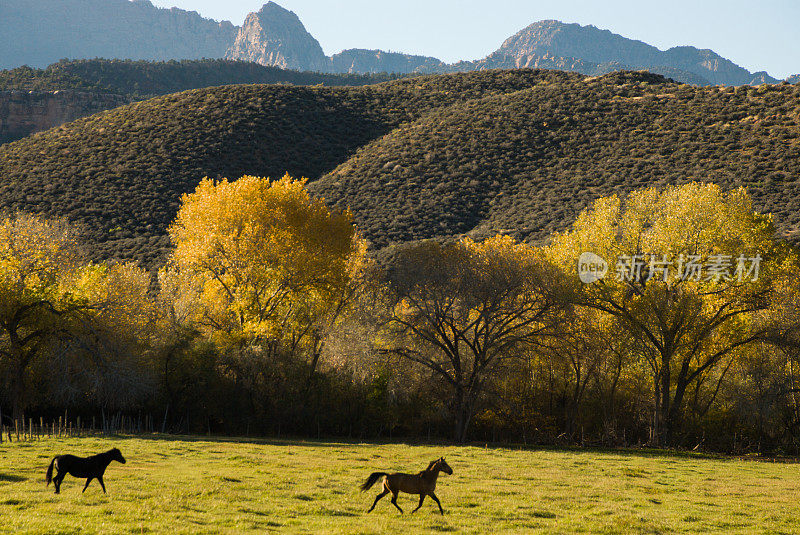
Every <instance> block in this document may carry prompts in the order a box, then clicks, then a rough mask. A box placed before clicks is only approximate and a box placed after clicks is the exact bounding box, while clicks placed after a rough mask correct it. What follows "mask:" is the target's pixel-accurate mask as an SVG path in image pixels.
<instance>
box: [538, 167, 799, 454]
mask: <svg viewBox="0 0 800 535" xmlns="http://www.w3.org/2000/svg"><path fill="white" fill-rule="evenodd" d="M583 253H593V254H595V255H597V256H599V257H601V258H602V259H604V260H605V261H606V262H607V263H608V271H607V272H606V273H605V277H603V278H600V279H599V280H596V281H595V282H592V283H589V284H581V282H579V281H578V274H577V272H576V266H578V261H579V258H580V256H581V255H582V254H583ZM548 254H549V255H550V257H551V258H552V259H553V260H554V261H555V262H557V263H558V264H560V265H561V266H562V268H563V269H564V270H565V271H567V272H568V273H569V274H571V275H572V280H573V281H574V292H575V293H574V298H575V302H576V303H578V304H579V305H583V306H587V307H592V308H595V309H597V310H601V311H603V312H605V313H607V314H610V315H612V316H614V317H616V318H617V319H618V320H619V321H618V322H617V323H618V325H620V326H621V327H623V328H625V329H626V330H627V332H628V334H629V335H630V336H632V337H633V339H634V340H635V341H636V343H637V345H638V349H637V352H638V354H639V355H640V356H641V357H642V358H643V359H645V360H646V361H647V363H648V364H649V366H650V368H651V370H652V373H653V398H654V421H653V428H654V439H655V441H659V442H666V443H669V442H671V441H672V440H673V438H675V434H676V433H677V432H678V430H679V427H680V421H681V415H682V414H681V413H682V409H683V405H684V401H685V396H686V395H687V390H688V389H689V387H690V386H691V385H692V384H694V383H696V382H697V381H699V380H707V379H708V374H709V373H711V372H712V371H716V370H717V368H718V367H720V364H721V363H724V362H726V361H728V360H729V359H731V358H734V357H735V355H736V354H737V351H741V349H742V348H744V347H746V346H747V344H749V343H751V342H753V341H755V340H757V339H758V338H759V337H760V336H761V335H762V334H763V333H761V332H759V330H758V329H756V328H753V324H752V321H751V319H752V316H753V313H755V312H756V311H761V310H764V309H766V308H767V307H768V305H769V301H770V298H771V296H772V295H773V293H774V290H775V283H776V282H775V281H776V274H777V273H779V272H781V270H783V269H784V267H785V265H787V264H786V262H787V258H788V256H789V255H790V253H789V251H788V249H787V248H786V247H785V246H784V245H782V244H781V243H779V242H778V241H776V239H775V231H774V227H773V224H772V219H771V217H770V216H768V215H762V214H759V213H757V212H755V211H754V210H753V206H752V201H751V199H750V197H749V196H748V195H747V193H746V192H745V191H744V190H743V189H737V190H733V191H723V190H722V189H721V188H720V187H719V186H717V185H714V184H701V183H692V184H686V185H682V186H671V187H667V188H665V189H663V190H659V189H656V188H647V189H643V190H640V191H636V192H634V193H632V194H630V195H629V196H628V198H627V199H625V201H624V202H623V201H622V200H621V199H620V198H618V197H617V196H611V197H606V198H602V199H599V200H597V201H596V202H595V203H594V205H593V206H592V207H590V208H589V209H587V210H585V211H584V212H583V213H582V214H581V215H580V216H579V217H578V219H577V220H576V222H575V223H574V224H573V225H572V228H571V229H569V230H568V231H567V232H565V233H563V234H560V235H557V236H555V237H554V239H553V241H552V245H551V246H550V247H549V248H548ZM725 369H726V368H725V367H724V366H722V367H721V369H720V371H719V373H718V374H717V377H716V380H721V379H722V377H723V376H724V370H725Z"/></svg>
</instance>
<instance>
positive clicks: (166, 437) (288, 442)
mask: <svg viewBox="0 0 800 535" xmlns="http://www.w3.org/2000/svg"><path fill="white" fill-rule="evenodd" d="M95 438H112V439H115V440H129V439H138V440H153V441H161V442H175V441H181V442H210V443H220V444H226V443H234V444H255V445H264V446H294V447H308V448H320V447H329V448H340V447H342V446H408V447H412V446H413V447H418V446H424V447H430V448H436V447H441V448H451V447H474V448H480V449H488V450H512V451H530V452H537V451H541V452H563V453H574V454H585V455H596V454H598V453H601V454H609V455H621V456H630V457H647V458H660V459H670V458H672V459H694V460H701V459H702V460H714V461H755V462H779V463H787V464H796V463H800V459H798V458H789V457H757V456H741V455H728V454H724V453H714V452H696V451H689V450H680V449H664V448H649V447H627V448H613V447H603V446H570V445H563V446H562V445H552V444H544V445H532V444H514V443H487V442H466V443H457V442H453V441H447V440H441V441H435V440H433V441H430V440H428V441H426V440H415V439H408V438H406V439H403V438H400V439H396V440H357V439H347V438H341V439H339V438H331V439H306V438H296V437H292V438H269V437H236V436H231V437H227V436H219V435H210V436H209V435H172V434H164V433H151V434H142V435H105V436H103V435H97V436H96V437H95Z"/></svg>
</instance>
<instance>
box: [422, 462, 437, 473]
mask: <svg viewBox="0 0 800 535" xmlns="http://www.w3.org/2000/svg"><path fill="white" fill-rule="evenodd" d="M438 462H439V459H436V460H435V461H431V462H430V464H429V465H428V468H426V469H425V471H426V472H427V471H428V470H430V469H431V468H433V467H434V465H436V463H438Z"/></svg>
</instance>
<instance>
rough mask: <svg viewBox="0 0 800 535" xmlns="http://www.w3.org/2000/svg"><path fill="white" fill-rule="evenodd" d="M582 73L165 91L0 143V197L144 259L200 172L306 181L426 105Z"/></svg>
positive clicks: (96, 245)
mask: <svg viewBox="0 0 800 535" xmlns="http://www.w3.org/2000/svg"><path fill="white" fill-rule="evenodd" d="M580 78H581V77H580V75H575V74H566V73H561V72H556V71H531V70H515V71H492V72H475V73H467V74H462V75H453V76H429V77H422V78H408V79H402V80H397V81H394V82H388V83H385V84H378V85H373V86H365V87H358V88H343V87H337V88H327V87H294V86H285V85H235V86H225V87H216V88H208V89H197V90H191V91H186V92H183V93H177V94H171V95H167V96H163V97H158V98H154V99H151V100H148V101H144V102H137V103H134V104H130V105H128V106H123V107H120V108H116V109H114V110H111V111H107V112H103V113H100V114H97V115H94V116H91V117H86V118H83V119H79V120H77V121H74V122H72V123H68V124H66V125H63V126H61V127H58V128H54V129H52V130H49V131H46V132H42V133H39V134H36V135H33V136H29V137H27V138H25V139H22V140H20V141H17V142H14V143H9V144H6V145H3V146H0V175H2V177H3V178H2V182H0V207H2V208H4V209H6V210H22V211H27V212H32V213H41V214H46V215H48V216H55V217H61V216H63V217H67V218H68V219H70V220H72V221H74V222H76V223H78V224H80V225H81V226H82V228H83V231H84V234H85V235H86V237H87V238H88V240H89V241H90V243H91V244H92V250H93V254H94V256H95V257H100V258H103V257H105V258H126V259H129V258H132V259H137V260H141V261H143V262H145V263H147V264H148V265H152V264H153V263H154V262H157V259H158V258H159V256H160V255H161V254H162V252H163V250H164V249H165V248H166V247H167V246H168V241H167V238H166V236H165V230H166V227H167V225H168V224H169V223H170V222H171V221H172V219H173V218H174V216H175V214H176V212H177V208H178V204H179V202H180V196H181V195H182V194H184V193H187V192H190V191H193V190H194V188H195V186H196V185H197V183H198V182H199V180H200V179H201V178H202V177H204V176H210V177H232V178H235V177H239V176H242V175H244V174H252V175H259V176H271V177H279V176H282V175H283V174H284V173H286V172H288V173H290V174H292V175H293V176H298V177H299V176H305V177H308V178H309V179H311V180H314V179H317V178H319V177H320V176H322V175H324V174H325V173H326V172H329V171H331V170H333V169H334V168H335V167H336V166H337V165H339V164H341V163H342V162H345V161H346V160H347V159H348V158H349V157H350V156H351V155H352V154H353V153H354V152H355V151H356V150H357V149H358V148H359V147H361V146H364V145H366V144H367V143H369V142H370V141H373V140H376V139H379V138H380V137H382V136H384V135H385V134H388V133H389V132H391V131H392V130H393V129H394V128H397V127H398V126H399V125H401V124H403V123H405V122H409V121H414V120H416V119H418V118H420V117H422V116H423V115H424V114H425V113H426V112H428V111H430V110H432V109H436V108H438V107H443V106H444V107H446V106H449V105H452V104H455V103H457V102H465V101H468V100H470V99H476V98H481V97H484V96H487V95H493V94H503V93H513V92H516V91H519V90H522V89H525V88H530V87H534V86H536V85H539V84H551V83H557V84H558V83H560V82H561V81H566V80H571V79H573V80H579V79H580Z"/></svg>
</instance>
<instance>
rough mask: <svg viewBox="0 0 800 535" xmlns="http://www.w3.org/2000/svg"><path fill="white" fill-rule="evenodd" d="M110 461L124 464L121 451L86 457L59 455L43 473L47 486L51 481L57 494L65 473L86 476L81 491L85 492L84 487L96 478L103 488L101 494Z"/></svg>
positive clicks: (109, 451) (104, 490)
mask: <svg viewBox="0 0 800 535" xmlns="http://www.w3.org/2000/svg"><path fill="white" fill-rule="evenodd" d="M111 461H118V462H121V463H122V464H125V457H123V456H122V453H121V452H120V451H119V450H118V449H117V448H114V449H112V450H108V451H107V452H105V453H99V454H97V455H92V456H91V457H86V458H83V457H76V456H74V455H59V456H58V457H55V458H54V459H53V460H52V461H50V466H49V468H48V469H47V474H46V475H45V481H47V485H48V486H49V485H50V482H51V481H52V482H53V485H54V486H55V488H56V494H58V493H59V492H60V491H61V482H62V481H63V480H64V477H66V475H67V474H70V475H72V476H74V477H85V478H86V485H84V486H83V492H86V487H88V486H89V483H91V482H92V479H96V480H97V481H98V482H99V483H100V486H101V487H102V488H103V494H105V492H106V486H105V484H103V474H105V472H106V468H108V465H109V464H111ZM53 468H55V469H56V476H55V477H53Z"/></svg>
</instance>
